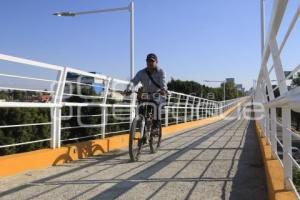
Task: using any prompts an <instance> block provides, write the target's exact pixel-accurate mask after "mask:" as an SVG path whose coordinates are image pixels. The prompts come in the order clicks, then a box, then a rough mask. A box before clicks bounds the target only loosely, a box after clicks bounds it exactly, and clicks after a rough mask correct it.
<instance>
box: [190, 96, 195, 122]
mask: <svg viewBox="0 0 300 200" xmlns="http://www.w3.org/2000/svg"><path fill="white" fill-rule="evenodd" d="M195 99H196V97H193V104H192V105H193V106H192V110H191V121H193V120H194V112H195V111H194V109H195Z"/></svg>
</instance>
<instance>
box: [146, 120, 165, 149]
mask: <svg viewBox="0 0 300 200" xmlns="http://www.w3.org/2000/svg"><path fill="white" fill-rule="evenodd" d="M161 135H162V128H161V125H160V126H159V128H158V132H157V133H154V132H152V133H151V134H150V140H149V146H150V152H151V153H155V152H157V150H158V148H159V146H160V142H161Z"/></svg>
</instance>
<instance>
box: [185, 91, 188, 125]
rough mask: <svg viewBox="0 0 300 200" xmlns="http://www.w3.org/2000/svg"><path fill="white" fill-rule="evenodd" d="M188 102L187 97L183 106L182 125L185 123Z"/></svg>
mask: <svg viewBox="0 0 300 200" xmlns="http://www.w3.org/2000/svg"><path fill="white" fill-rule="evenodd" d="M188 102H189V96H187V97H186V100H185V105H184V123H185V122H187V106H188Z"/></svg>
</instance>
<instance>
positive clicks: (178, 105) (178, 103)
mask: <svg viewBox="0 0 300 200" xmlns="http://www.w3.org/2000/svg"><path fill="white" fill-rule="evenodd" d="M180 99H181V95H179V97H178V102H177V110H176V124H178V117H179V115H178V112H179V107H180Z"/></svg>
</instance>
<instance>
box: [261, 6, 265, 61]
mask: <svg viewBox="0 0 300 200" xmlns="http://www.w3.org/2000/svg"><path fill="white" fill-rule="evenodd" d="M260 29H261V35H260V37H261V38H260V39H261V55H262V56H263V53H264V48H265V47H264V42H265V13H264V0H260Z"/></svg>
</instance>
